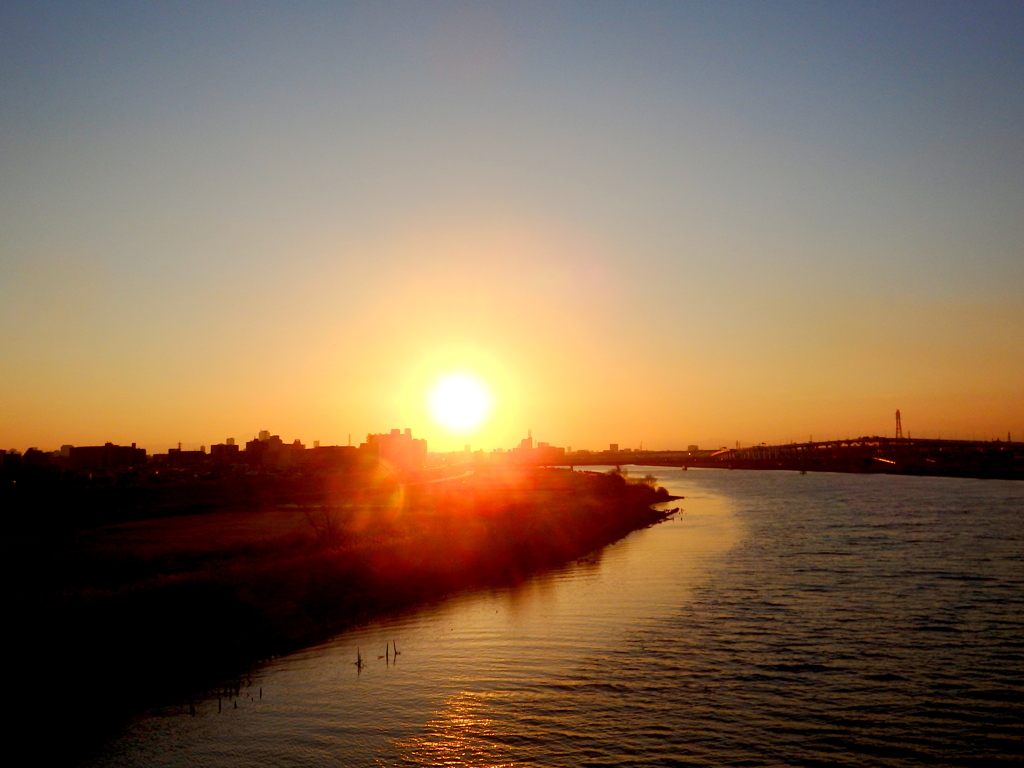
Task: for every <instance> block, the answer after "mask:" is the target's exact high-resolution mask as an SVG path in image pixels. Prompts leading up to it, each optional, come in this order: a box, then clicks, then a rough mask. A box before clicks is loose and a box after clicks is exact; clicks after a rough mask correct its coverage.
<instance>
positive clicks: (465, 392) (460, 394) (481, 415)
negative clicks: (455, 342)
mask: <svg viewBox="0 0 1024 768" xmlns="http://www.w3.org/2000/svg"><path fill="white" fill-rule="evenodd" d="M427 405H428V407H429V409H430V415H431V417H432V418H433V419H434V421H435V422H437V423H438V424H440V425H441V426H443V427H444V428H446V429H448V430H449V431H451V432H471V431H473V430H475V429H476V428H477V427H479V426H481V425H482V424H484V423H485V422H486V421H487V420H488V419H490V417H491V411H492V410H493V408H494V397H493V396H492V395H491V391H490V389H489V388H488V387H487V385H486V384H484V383H483V381H481V380H480V379H479V378H477V377H476V376H474V375H473V374H471V373H463V372H459V373H449V374H445V375H444V376H442V377H441V378H439V379H438V380H437V382H436V383H435V384H434V386H433V387H432V388H431V390H430V393H429V394H428V396H427Z"/></svg>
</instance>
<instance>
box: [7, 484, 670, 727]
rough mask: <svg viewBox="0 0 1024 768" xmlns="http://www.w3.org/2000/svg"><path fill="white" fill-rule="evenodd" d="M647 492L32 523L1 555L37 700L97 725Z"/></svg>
mask: <svg viewBox="0 0 1024 768" xmlns="http://www.w3.org/2000/svg"><path fill="white" fill-rule="evenodd" d="M667 498H668V496H667V495H666V494H664V492H663V491H662V492H660V493H659V492H658V491H657V490H656V489H654V488H653V487H651V485H650V484H645V483H643V482H640V483H636V482H633V483H631V482H628V481H626V480H625V479H623V478H621V477H618V476H610V475H595V474H589V473H587V474H583V473H571V472H568V471H562V470H540V471H535V470H522V471H510V470H505V471H501V472H497V471H492V472H489V473H486V474H484V473H478V474H476V475H474V476H471V477H467V478H462V479H458V480H451V481H447V482H442V483H424V484H418V485H406V486H390V487H387V488H382V489H380V490H379V491H377V492H376V493H373V494H363V495H360V496H358V497H356V496H352V495H345V494H341V495H336V496H335V497H334V498H332V499H330V500H329V501H328V502H326V503H317V504H283V505H279V506H278V507H277V508H275V509H263V510H259V511H238V510H232V511H224V512H214V513H209V514H204V515H184V516H176V517H168V518H161V519H151V520H144V521H136V522H130V523H123V524H120V525H113V526H105V527H101V528H96V529H90V530H83V531H77V532H75V533H74V534H73V535H67V536H65V537H64V538H61V539H59V540H52V541H51V540H49V539H48V537H47V536H46V532H45V530H36V531H35V533H34V534H33V537H29V538H24V537H23V538H22V540H21V541H20V542H19V543H18V545H17V551H13V549H12V551H11V552H9V553H8V555H9V558H8V562H9V563H14V564H16V566H17V570H18V571H19V573H20V577H21V578H20V579H19V583H20V584H22V585H23V586H21V587H20V588H18V589H16V590H15V593H16V597H15V600H14V602H15V605H14V613H15V618H16V621H17V626H18V627H19V632H18V637H19V641H21V642H19V644H20V645H21V647H20V648H18V649H16V653H17V654H18V656H19V658H21V659H23V660H24V662H25V664H26V671H27V672H28V678H29V680H28V682H27V683H26V685H28V686H29V687H30V688H31V689H32V691H33V692H34V695H32V696H30V699H34V700H35V703H34V704H33V706H36V707H45V706H47V703H46V702H47V701H48V700H49V698H50V697H51V696H52V695H53V692H54V691H58V690H61V689H62V688H64V687H65V686H67V685H68V684H69V681H73V687H74V690H75V691H77V692H78V695H80V696H83V697H84V698H85V699H86V700H87V701H88V702H90V704H89V706H88V707H87V708H86V711H85V713H84V715H81V716H80V718H81V719H79V720H77V721H76V722H75V723H74V724H71V727H73V728H76V729H77V730H79V731H80V732H81V733H80V734H79V737H78V738H84V736H85V733H86V732H96V731H95V727H96V725H97V724H100V723H110V722H115V721H116V720H117V717H118V716H120V715H123V714H124V713H130V712H134V711H138V710H139V709H140V708H143V707H146V706H149V705H153V704H156V703H160V702H163V701H171V700H175V699H180V698H181V697H187V696H190V695H195V693H196V692H197V691H202V690H203V689H204V688H207V687H209V686H212V685H215V684H216V683H218V682H219V681H221V680H223V679H225V678H228V677H231V676H232V675H238V674H241V673H243V672H244V671H245V669H247V668H248V666H249V665H251V664H252V663H254V662H256V661H258V660H260V659H263V658H267V657H269V656H271V655H275V654H280V653H284V652H288V651H290V650H293V649H296V648H298V647H301V646H303V645H307V644H310V643H313V642H316V641H318V640H322V639H325V638H327V637H329V636H330V635H332V634H335V633H337V632H338V631H340V630H342V629H344V628H345V627H348V626H351V625H353V624H357V623H360V622H363V621H366V620H368V619H369V618H372V617H374V616H378V615H382V614H385V613H388V612H391V611H397V610H401V609H404V608H408V607H410V606H413V605H415V604H417V603H420V602H423V601H426V600H432V599H436V598H438V597H440V596H443V595H445V594H450V593H453V592H457V591H460V590H465V589H471V588H475V587H481V586H488V585H507V584H514V583H516V582H518V581H521V580H522V579H524V578H526V577H528V576H529V575H530V574H532V573H535V572H536V571H538V570H541V569H544V568H549V567H552V566H557V565H559V564H562V563H565V562H568V561H571V560H573V559H575V558H578V557H581V556H583V555H585V554H587V553H588V552H591V551H593V550H594V549H596V548H599V547H601V546H604V545H605V544H608V543H610V542H612V541H614V540H616V539H618V538H620V537H621V536H623V535H625V534H626V533H628V532H629V531H631V530H634V529H636V528H638V527H642V526H644V525H647V524H650V523H651V522H654V521H655V520H656V519H658V517H659V516H660V515H659V513H657V512H652V511H651V509H650V505H651V504H652V503H654V502H657V501H663V500H666V499H667Z"/></svg>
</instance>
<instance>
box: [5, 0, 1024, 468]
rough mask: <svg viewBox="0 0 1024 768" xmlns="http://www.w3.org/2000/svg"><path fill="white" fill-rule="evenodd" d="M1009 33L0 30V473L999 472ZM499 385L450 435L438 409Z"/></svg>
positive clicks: (952, 12) (25, 12) (861, 17)
mask: <svg viewBox="0 0 1024 768" xmlns="http://www.w3.org/2000/svg"><path fill="white" fill-rule="evenodd" d="M1022 30H1024V4H1022V3H1020V2H1005V3H997V2H972V3H966V2H964V3H961V2H956V3H945V2H928V3H920V2H910V3H900V2H877V3H876V2H857V3H815V2H808V3H804V2H772V3H762V2H733V3H729V2H707V3H696V2H694V3H678V2H666V3H658V2H645V3H633V2H585V3H583V2H581V3H568V2H566V3H558V2H556V3H541V2H536V3H533V2H515V3H494V4H492V3H444V2H437V3H431V2H426V3H418V2H417V3H411V2H410V3H301V2H295V3H255V2H246V3H227V2H225V3H205V2H195V3H192V2H168V3H148V4H140V3H134V2H128V3H109V2H91V3H81V2H68V3H62V2H49V3H48V2H37V3H10V2H4V3H0V323H2V328H3V332H2V334H0V448H7V449H9V448H18V449H20V450H24V449H25V448H27V447H29V446H37V447H40V448H42V449H44V450H52V449H54V448H56V447H58V446H59V445H61V444H62V443H71V444H75V445H89V444H96V443H102V442H104V441H107V440H109V441H112V442H115V443H131V442H137V443H138V444H139V445H141V446H144V447H146V448H148V449H149V450H151V451H163V450H166V448H167V447H168V446H170V445H174V444H177V442H178V441H181V442H183V443H184V444H185V445H186V446H196V447H198V446H199V445H200V444H203V445H209V444H211V443H214V442H222V441H223V440H224V438H226V437H229V436H230V437H235V438H236V439H238V440H239V441H244V440H248V439H251V438H252V437H253V435H255V434H256V432H257V431H258V430H261V429H268V430H270V431H271V432H273V433H276V434H280V435H281V436H282V438H284V439H285V440H287V441H289V442H290V441H291V440H293V439H295V438H300V439H302V440H303V441H304V442H306V443H307V444H311V443H312V441H313V440H319V441H321V443H323V444H333V443H341V444H344V443H345V442H347V440H348V435H349V434H351V435H352V438H353V441H354V442H359V441H361V440H363V439H365V435H366V433H367V432H382V431H387V430H388V429H390V428H392V427H402V428H404V427H411V428H412V430H413V435H414V436H416V437H425V438H427V440H428V445H429V447H430V449H431V450H449V449H454V448H457V447H458V448H461V447H462V445H463V444H464V443H466V442H470V443H471V444H472V445H473V447H474V448H477V447H479V448H484V449H488V450H489V449H491V448H494V447H499V446H500V447H505V448H508V447H511V446H512V445H514V444H515V443H517V442H518V440H519V439H520V438H522V437H523V436H525V434H526V430H527V429H528V428H532V429H533V435H534V437H535V438H537V439H540V440H545V441H548V442H550V443H552V444H555V445H563V446H564V445H569V446H572V447H573V448H595V449H599V448H603V447H607V444H608V443H609V442H616V443H619V444H620V445H622V446H623V447H638V446H639V445H640V443H641V442H642V443H643V445H644V447H645V448H675V447H685V446H686V445H687V444H690V443H698V444H700V445H702V446H707V447H711V446H717V445H733V444H734V442H735V441H736V440H739V441H742V442H744V443H751V442H761V441H765V442H769V443H772V442H783V441H790V440H806V439H807V438H808V437H810V436H812V435H813V437H814V438H815V439H826V438H841V437H848V436H850V437H853V436H858V435H866V434H891V433H892V430H893V413H894V411H895V410H896V409H897V408H900V409H901V411H902V414H903V423H904V430H905V431H908V430H909V432H910V433H911V434H912V435H913V436H919V437H961V438H979V439H989V438H994V437H1001V438H1003V439H1005V438H1006V435H1007V432H1012V433H1013V435H1014V439H1018V440H1019V439H1024V98H1022V94H1024V33H1022ZM459 370H468V371H472V372H474V373H475V374H476V375H478V376H480V378H482V379H483V380H485V381H487V382H488V385H489V386H490V387H491V390H492V391H493V394H494V397H495V402H494V415H493V418H492V419H491V420H490V421H489V422H488V424H487V425H486V426H485V428H483V429H482V430H481V431H480V432H478V433H476V434H473V435H470V436H466V435H463V434H458V435H456V434H449V433H447V432H446V431H444V430H443V429H440V428H439V427H438V425H437V424H436V423H435V422H434V421H433V420H432V419H431V418H430V414H429V413H428V407H427V393H428V391H429V388H430V386H431V384H432V383H433V382H434V381H436V379H437V377H438V376H440V375H442V374H443V373H445V372H449V371H459Z"/></svg>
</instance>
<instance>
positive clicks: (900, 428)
mask: <svg viewBox="0 0 1024 768" xmlns="http://www.w3.org/2000/svg"><path fill="white" fill-rule="evenodd" d="M902 437H903V422H902V421H900V411H899V408H897V409H896V438H897V439H900V438H902Z"/></svg>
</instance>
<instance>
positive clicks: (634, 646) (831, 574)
mask: <svg viewBox="0 0 1024 768" xmlns="http://www.w3.org/2000/svg"><path fill="white" fill-rule="evenodd" d="M629 469H630V471H631V472H632V473H640V474H647V473H651V474H654V475H656V476H657V477H658V480H659V484H662V485H664V486H665V487H667V488H668V489H669V490H670V491H671V492H673V493H674V494H678V495H682V496H685V499H683V500H681V501H676V502H671V503H670V504H669V505H668V506H669V507H675V506H678V507H680V511H679V512H678V513H677V514H676V515H674V516H673V517H671V518H670V519H668V520H666V521H665V522H663V523H660V524H658V525H655V526H653V527H651V528H648V529H645V530H641V531H636V532H634V533H633V534H631V535H630V536H628V537H626V538H625V539H623V540H621V541H619V542H617V543H615V544H613V545H611V546H609V547H607V548H605V549H604V550H602V551H601V552H598V553H595V554H593V555H592V556H590V557H588V558H586V559H584V560H582V561H579V562H575V563H572V564H570V565H568V566H566V567H564V568H562V569H560V570H557V571H554V572H548V573H545V574H543V575H540V576H537V577H535V578H533V579H531V580H529V581H527V582H525V583H523V584H521V585H519V586H518V587H516V588H512V589H502V590H496V591H487V592H476V593H470V594H465V595H459V596H456V597H453V598H450V599H448V600H445V601H442V602H440V603H438V604H436V605H430V606H426V607H422V608H420V609H419V610H417V611H415V612H411V613H408V614H405V615H402V616H397V617H390V618H387V619H385V620H381V621H377V622H374V623H372V624H369V625H367V626H364V627H361V628H359V629H356V630H353V631H349V632H346V633H344V634H341V635H339V636H337V637H336V638H334V639H333V640H332V641H331V642H328V643H326V644H324V645H321V646H317V647H314V648H310V649H307V650H305V651H302V652H300V653H296V654H293V655H290V656H287V657H282V658H278V659H275V660H273V661H271V662H269V663H267V664H265V665H263V666H261V667H260V668H258V669H255V670H253V673H252V675H251V678H249V679H246V680H244V681H242V684H241V685H242V687H241V689H240V691H239V692H238V695H237V696H236V695H234V692H231V695H223V694H222V695H221V696H220V697H218V696H217V695H216V694H215V695H213V696H209V697H206V698H204V699H201V700H197V701H196V702H195V703H194V705H193V704H192V703H185V704H183V705H181V706H175V707H170V708H167V709H163V710H159V711H154V712H150V713H147V714H146V715H145V716H141V717H139V718H137V719H136V720H134V721H133V722H132V723H131V724H130V725H128V726H127V727H126V729H125V730H124V732H123V733H122V734H121V735H120V736H118V737H117V738H115V739H114V740H112V741H111V742H110V743H109V744H108V745H107V746H106V747H105V748H104V750H103V751H102V752H101V753H100V754H99V755H98V756H97V757H96V758H95V760H93V762H92V763H91V764H92V765H95V766H194V765H212V766H329V765H337V766H417V765H444V766H505V765H537V766H580V765H592V766H599V765H603V766H639V765H644V766H651V765H666V766H667V765H691V764H692V765H744V766H757V765H807V766H810V765H857V766H871V765H879V766H882V765H884V766H894V765H897V766H898V765H908V766H909V765H920V764H922V763H928V764H933V765H980V764H985V765H996V764H999V763H1001V762H1004V763H1006V764H1010V763H1015V764H1017V763H1018V762H1019V760H1020V758H1021V755H1022V754H1024V484H1021V483H1015V482H1012V481H995V480H963V479H948V478H916V477H900V476H883V475H838V474H814V473H811V474H806V475H800V474H797V473H792V472H749V471H723V470H703V471H702V470H690V471H687V472H684V471H680V470H671V469H664V468H656V467H651V468H632V467H631V468H629ZM388 643H393V644H395V646H397V649H398V651H399V652H400V653H399V655H398V656H397V657H394V656H393V655H392V653H391V648H390V647H389V648H388V650H387V654H385V648H386V646H387V644H388ZM357 654H359V655H360V656H361V658H362V659H363V661H364V664H363V666H362V667H361V668H360V667H358V666H357V665H356V664H355V663H354V662H355V661H356V659H357ZM378 657H384V658H378ZM193 706H194V714H193V709H192V707H193Z"/></svg>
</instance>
